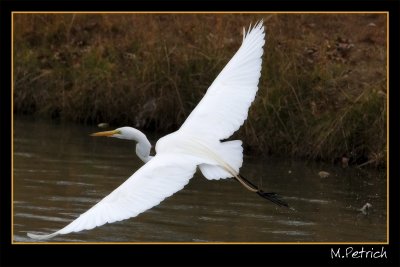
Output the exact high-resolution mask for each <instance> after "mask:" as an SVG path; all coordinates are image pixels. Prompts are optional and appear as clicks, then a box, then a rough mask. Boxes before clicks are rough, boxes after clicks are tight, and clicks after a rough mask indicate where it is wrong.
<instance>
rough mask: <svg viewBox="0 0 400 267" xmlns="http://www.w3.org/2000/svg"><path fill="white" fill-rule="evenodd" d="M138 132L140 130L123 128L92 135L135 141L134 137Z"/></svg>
mask: <svg viewBox="0 0 400 267" xmlns="http://www.w3.org/2000/svg"><path fill="white" fill-rule="evenodd" d="M138 132H139V130H137V129H135V128H132V127H121V128H117V129H115V130H112V131H105V132H97V133H92V134H91V136H106V137H115V138H119V139H128V140H135V138H134V137H135V136H136V135H137V133H138Z"/></svg>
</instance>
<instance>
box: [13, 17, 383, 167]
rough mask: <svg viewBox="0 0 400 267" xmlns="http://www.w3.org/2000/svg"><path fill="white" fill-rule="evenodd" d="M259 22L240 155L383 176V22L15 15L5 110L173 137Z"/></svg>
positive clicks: (379, 19) (367, 19)
mask: <svg viewBox="0 0 400 267" xmlns="http://www.w3.org/2000/svg"><path fill="white" fill-rule="evenodd" d="M261 18H263V19H264V21H265V23H264V24H265V26H266V30H267V43H266V46H265V53H264V60H263V73H262V78H261V81H260V86H259V88H260V89H259V93H258V96H257V98H256V101H255V103H254V104H253V106H252V108H251V109H250V113H249V119H248V121H247V122H246V123H245V125H244V127H242V129H241V130H240V131H239V132H238V133H237V134H236V136H239V137H240V138H243V139H244V141H245V143H246V144H247V151H249V153H250V151H252V152H254V153H255V152H258V153H268V154H278V155H285V156H296V157H304V158H312V159H322V160H332V161H336V160H340V159H341V158H342V157H343V156H345V157H349V158H350V163H353V164H363V163H365V162H369V163H373V164H374V165H376V166H384V165H385V162H386V30H387V29H386V16H385V15H384V14H224V15H221V14H219V15H216V14H205V15H200V14H197V15H191V14H185V15H182V14H181V15H177V14H175V15H169V14H164V15H150V14H135V15H130V14H124V15H120V14H90V15H89V14H58V15H53V14H16V15H15V17H14V25H15V28H14V62H15V64H14V111H15V113H24V114H35V115H38V116H48V117H52V118H62V119H66V120H72V121H77V122H83V123H98V122H103V121H107V122H110V123H112V124H114V125H118V126H121V125H132V126H134V127H138V128H142V129H147V130H154V131H161V132H168V131H172V130H175V129H177V128H178V127H179V125H180V124H181V123H182V122H183V121H184V119H185V118H186V117H187V116H188V114H189V113H190V111H191V110H192V109H193V108H194V107H195V106H196V105H197V103H198V101H199V100H200V99H201V97H202V96H203V94H204V93H205V91H206V89H207V88H208V86H209V85H210V84H211V82H212V81H213V79H214V78H215V76H216V75H217V74H218V73H219V72H220V70H221V69H222V68H223V66H224V65H225V64H226V63H227V61H228V60H229V59H230V58H231V56H232V55H233V54H234V52H235V51H236V50H237V48H238V47H239V46H240V42H241V39H242V37H241V32H242V27H243V26H246V27H247V26H248V25H249V24H250V22H253V23H254V22H255V21H257V20H259V19H261Z"/></svg>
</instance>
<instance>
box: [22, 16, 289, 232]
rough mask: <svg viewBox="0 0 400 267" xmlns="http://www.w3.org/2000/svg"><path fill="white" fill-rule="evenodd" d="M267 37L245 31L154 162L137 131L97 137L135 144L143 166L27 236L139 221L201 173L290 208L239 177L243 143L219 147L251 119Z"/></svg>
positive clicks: (258, 31) (260, 25) (251, 29)
mask: <svg viewBox="0 0 400 267" xmlns="http://www.w3.org/2000/svg"><path fill="white" fill-rule="evenodd" d="M264 37H265V33H264V26H263V22H262V21H260V22H258V23H257V24H256V25H254V26H253V27H251V26H250V27H249V30H248V31H247V33H246V31H245V29H243V42H242V45H241V46H240V48H239V50H238V51H237V52H236V54H235V55H234V56H233V58H232V59H231V60H230V61H229V62H228V64H227V65H226V66H225V67H224V69H223V70H222V71H221V73H220V74H219V75H218V76H217V78H216V79H215V80H214V82H213V83H212V84H211V86H210V87H209V88H208V90H207V92H206V94H205V95H204V97H203V99H202V100H201V101H200V103H199V104H198V105H197V106H196V108H195V109H194V110H193V111H192V113H191V114H190V115H189V117H188V118H187V119H186V121H185V122H184V123H183V125H182V126H181V127H180V129H179V130H177V131H175V132H173V133H171V134H168V135H166V136H164V137H162V138H161V139H159V140H158V142H157V144H156V147H155V150H156V155H155V156H153V157H152V156H150V149H151V144H150V142H149V141H148V139H147V138H146V136H145V135H144V134H143V133H142V132H140V131H139V130H137V129H134V128H131V127H122V128H118V129H116V130H113V131H107V132H100V133H95V134H93V136H109V137H116V138H121V139H129V140H134V141H136V142H137V145H136V154H137V155H138V157H139V158H140V159H141V160H142V161H144V162H145V164H144V165H143V166H142V167H141V168H140V169H138V170H137V171H136V172H135V173H134V174H133V175H132V176H131V177H129V178H128V179H127V180H126V181H125V182H124V183H123V184H122V185H120V186H119V187H118V188H117V189H115V190H114V191H113V192H111V193H110V194H109V195H108V196H106V197H105V198H103V199H102V200H101V201H100V202H98V203H97V204H96V205H94V206H93V207H92V208H90V209H89V210H88V211H86V212H85V213H83V214H81V215H80V216H79V217H78V218H77V219H75V220H74V221H72V222H71V223H70V224H68V225H67V226H65V227H64V228H62V229H61V230H58V231H56V232H54V233H52V234H47V235H38V234H31V233H28V236H29V237H31V238H34V239H48V238H51V237H54V236H56V235H61V234H68V233H71V232H79V231H82V230H89V229H92V228H94V227H97V226H101V225H103V224H106V223H113V222H116V221H121V220H125V219H128V218H131V217H135V216H137V215H138V214H140V213H142V212H144V211H146V210H148V209H150V208H152V207H154V206H156V205H158V204H159V203H160V202H161V201H163V200H164V199H165V198H167V197H169V196H171V195H172V194H174V193H176V192H177V191H179V190H181V189H182V188H183V187H184V186H185V185H186V184H187V183H188V182H189V180H190V178H191V177H192V176H193V175H194V173H195V172H196V169H197V167H198V168H199V169H200V171H201V172H202V174H203V175H204V176H205V177H206V178H207V179H210V180H218V179H225V178H231V177H234V178H236V179H237V180H238V181H239V182H240V183H242V184H243V185H244V186H245V187H246V188H247V189H249V190H250V191H253V192H256V193H257V194H258V195H260V196H262V197H264V198H266V199H268V200H271V201H272V202H274V203H276V204H278V205H281V206H287V204H286V203H285V202H284V201H282V200H281V199H279V197H278V196H277V195H276V194H275V193H266V192H263V191H262V190H260V189H259V188H258V187H257V186H255V185H254V184H252V183H251V182H250V181H248V180H247V179H245V178H244V177H243V176H241V175H240V174H239V169H240V167H241V166H242V163H243V148H242V141H240V140H233V141H223V142H222V141H221V140H224V139H227V138H229V137H230V136H231V135H232V134H233V133H234V132H235V131H236V130H238V129H239V128H240V126H241V125H242V124H243V123H244V121H245V120H246V118H247V113H248V109H249V107H250V105H251V103H252V102H253V101H254V98H255V96H256V93H257V90H258V82H259V78H260V76H261V64H262V55H263V46H264V43H265V40H264Z"/></svg>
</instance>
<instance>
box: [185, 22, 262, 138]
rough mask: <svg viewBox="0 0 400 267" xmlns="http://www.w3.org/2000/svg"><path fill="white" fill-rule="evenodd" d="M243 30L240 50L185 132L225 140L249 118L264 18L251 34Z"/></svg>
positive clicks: (219, 76)
mask: <svg viewBox="0 0 400 267" xmlns="http://www.w3.org/2000/svg"><path fill="white" fill-rule="evenodd" d="M243 34H244V37H243V43H242V45H241V46H240V48H239V50H238V51H237V52H236V54H235V55H234V56H233V58H232V59H231V60H230V61H229V62H228V64H227V65H226V66H225V68H224V69H223V70H222V71H221V73H220V74H219V75H218V77H217V78H216V79H215V80H214V82H213V83H212V84H211V86H210V87H209V88H208V90H207V93H206V94H205V95H204V97H203V99H202V100H201V101H200V103H199V104H198V105H197V106H196V108H195V109H194V110H193V111H192V113H191V114H190V115H189V117H188V118H187V119H186V121H185V122H184V124H183V125H182V126H181V128H180V131H181V132H187V133H191V134H195V135H196V136H202V137H204V136H209V137H211V138H213V139H216V140H222V139H226V138H228V137H230V136H231V135H232V134H233V133H234V132H235V131H236V130H238V129H239V127H240V126H241V125H242V124H243V123H244V121H245V120H246V118H247V113H248V110H249V107H250V105H251V103H252V102H253V100H254V98H255V95H256V93H257V89H258V81H259V78H260V76H261V63H262V59H261V57H262V55H263V46H264V43H265V40H264V37H265V33H264V26H263V22H262V21H260V22H258V23H257V24H256V25H255V26H254V27H253V28H250V29H249V31H248V32H247V34H246V33H245V31H244V30H243Z"/></svg>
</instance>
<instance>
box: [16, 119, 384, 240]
mask: <svg viewBox="0 0 400 267" xmlns="http://www.w3.org/2000/svg"><path fill="white" fill-rule="evenodd" d="M97 130H98V129H96V128H95V127H87V126H81V125H72V124H57V123H54V122H46V121H35V120H32V119H26V118H16V119H15V121H14V170H13V171H14V203H13V207H14V225H13V232H14V240H15V241H27V242H31V241H33V240H31V239H30V238H28V237H27V236H26V233H27V232H37V233H49V232H53V231H56V230H58V229H60V228H62V227H64V226H65V225H66V224H67V223H68V222H70V221H72V220H73V219H75V218H76V217H77V216H79V215H80V214H81V213H83V212H84V211H86V210H87V209H88V208H90V207H91V206H92V205H94V204H95V203H97V202H98V201H99V200H100V199H102V198H103V197H104V196H106V195H107V194H109V193H110V192H111V191H112V190H114V189H115V188H116V187H117V186H119V185H120V184H121V183H122V182H123V181H124V180H125V179H126V178H127V177H129V176H130V175H131V174H132V173H133V172H134V171H135V170H137V169H138V168H139V167H140V166H141V165H142V162H141V161H140V160H138V159H137V158H136V156H135V153H134V144H133V143H132V142H129V141H125V140H117V139H113V138H92V137H90V136H89V135H88V134H89V133H92V132H94V131H97ZM244 162H245V164H244V166H243V168H242V170H241V171H242V173H243V174H244V176H245V177H248V178H249V179H252V180H253V181H254V182H255V183H257V184H259V185H262V187H263V188H265V191H274V192H279V193H280V194H281V195H283V196H284V197H285V200H286V201H287V202H288V203H289V204H290V206H291V207H292V209H286V208H281V207H278V206H275V205H273V204H272V203H270V202H267V201H265V200H264V199H262V198H260V197H259V196H257V195H256V194H252V193H250V192H248V191H247V190H245V189H244V188H243V187H242V186H240V185H239V184H238V183H237V182H236V181H234V180H233V179H232V180H224V181H208V180H206V179H205V178H203V177H202V176H201V174H199V173H197V174H196V175H195V177H194V178H193V179H192V180H191V181H190V183H189V184H188V186H186V187H185V188H184V189H183V190H182V191H180V192H178V193H176V194H175V195H173V196H172V197H170V198H168V199H166V200H165V201H164V202H162V203H161V204H160V205H159V206H157V207H154V208H153V209H151V210H149V211H147V212H145V213H143V214H141V215H139V216H138V217H136V218H132V219H129V220H125V221H122V222H117V223H113V224H110V225H104V226H102V227H99V228H95V229H93V230H90V231H82V232H80V233H73V234H69V235H62V236H58V237H56V238H54V239H51V240H50V241H74V242H76V241H83V242H85V241H90V242H104V241H113V242H114V241H116V242H118V241H126V242H170V241H178V242H179V241H181V242H182V241H184V242H188V241H189V242H209V241H217V242H221V241H222V242H298V241H313V242H319V241H324V242H333V241H335V242H340V241H343V242H344V241H347V242H350V241H359V242H366V241H371V242H372V241H376V242H384V241H386V179H385V173H383V172H375V171H368V172H365V171H361V170H355V169H351V168H348V169H341V168H337V167H332V166H330V165H323V164H317V163H305V162H294V161H282V160H281V159H279V160H277V159H270V158H264V159H257V158H253V157H245V160H244ZM321 170H324V171H328V172H329V173H331V175H330V176H329V177H326V178H321V177H320V176H319V175H318V172H319V171H321ZM367 202H369V203H371V204H372V207H373V208H372V212H371V213H370V214H368V215H364V214H362V213H361V212H360V211H359V209H360V208H361V207H362V206H363V205H364V204H365V203H367Z"/></svg>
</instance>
